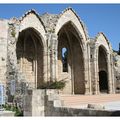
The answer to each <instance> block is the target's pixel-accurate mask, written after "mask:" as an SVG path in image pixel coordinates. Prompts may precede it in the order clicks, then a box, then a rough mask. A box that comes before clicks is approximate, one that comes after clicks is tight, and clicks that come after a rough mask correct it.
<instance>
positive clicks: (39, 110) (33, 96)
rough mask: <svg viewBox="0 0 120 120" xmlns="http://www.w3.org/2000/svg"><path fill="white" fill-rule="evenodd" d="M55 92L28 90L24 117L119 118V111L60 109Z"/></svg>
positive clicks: (60, 102)
mask: <svg viewBox="0 0 120 120" xmlns="http://www.w3.org/2000/svg"><path fill="white" fill-rule="evenodd" d="M63 104H64V102H63V101H61V100H60V99H59V94H58V91H57V90H29V91H28V93H27V94H26V95H25V96H24V116H119V115H120V111H110V110H99V109H78V108H67V107H62V106H63Z"/></svg>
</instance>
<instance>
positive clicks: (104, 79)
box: [98, 45, 108, 93]
mask: <svg viewBox="0 0 120 120" xmlns="http://www.w3.org/2000/svg"><path fill="white" fill-rule="evenodd" d="M98 49H99V50H98V72H99V91H100V92H101V93H108V65H107V62H108V59H107V53H106V49H105V48H104V46H102V45H100V46H99V48H98Z"/></svg>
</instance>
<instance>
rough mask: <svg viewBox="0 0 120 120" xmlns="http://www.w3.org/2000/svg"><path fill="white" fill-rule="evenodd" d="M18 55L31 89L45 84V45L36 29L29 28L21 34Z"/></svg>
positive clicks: (21, 69)
mask: <svg viewBox="0 0 120 120" xmlns="http://www.w3.org/2000/svg"><path fill="white" fill-rule="evenodd" d="M16 55H17V64H18V68H19V71H20V72H21V73H22V76H24V78H25V82H27V83H28V84H29V87H30V88H38V87H39V86H40V85H41V84H42V82H43V45H42V41H41V38H40V36H39V34H38V32H37V31H36V30H35V29H33V28H28V29H26V30H23V31H22V32H21V33H20V34H19V38H18V41H17V45H16Z"/></svg>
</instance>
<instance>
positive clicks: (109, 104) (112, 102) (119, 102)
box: [61, 94, 120, 110]
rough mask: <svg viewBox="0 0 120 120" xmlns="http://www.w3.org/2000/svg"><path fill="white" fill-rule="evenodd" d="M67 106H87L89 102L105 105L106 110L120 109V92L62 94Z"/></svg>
mask: <svg viewBox="0 0 120 120" xmlns="http://www.w3.org/2000/svg"><path fill="white" fill-rule="evenodd" d="M61 100H63V101H64V106H65V107H71V108H87V106H88V104H97V105H102V106H105V109H106V110H120V94H101V95H61Z"/></svg>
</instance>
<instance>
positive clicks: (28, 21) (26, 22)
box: [19, 10, 46, 46]
mask: <svg viewBox="0 0 120 120" xmlns="http://www.w3.org/2000/svg"><path fill="white" fill-rule="evenodd" d="M27 28H34V29H35V30H37V31H38V33H39V35H40V36H41V38H42V42H43V44H44V46H45V44H46V41H45V33H46V29H45V26H44V23H43V22H42V20H41V18H40V17H39V15H38V14H37V13H36V11H35V10H30V11H28V12H26V13H25V14H24V15H23V17H21V19H20V27H19V32H21V31H23V30H25V29H27Z"/></svg>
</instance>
